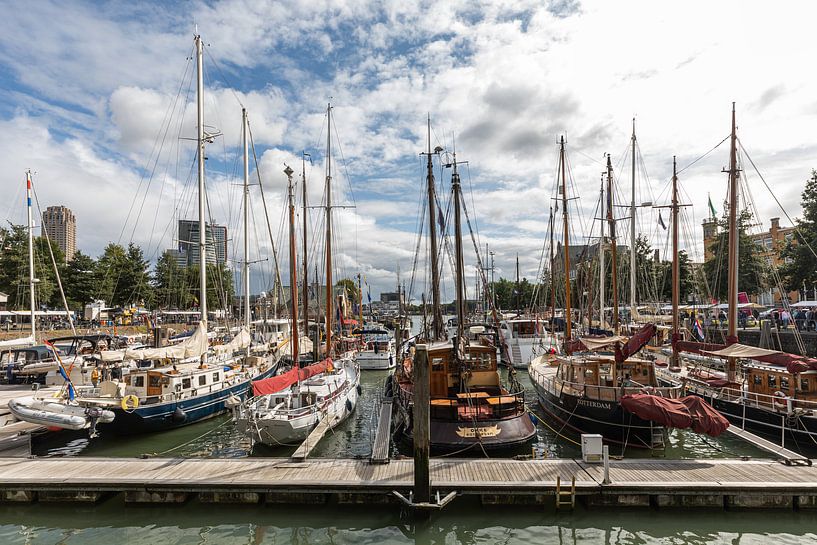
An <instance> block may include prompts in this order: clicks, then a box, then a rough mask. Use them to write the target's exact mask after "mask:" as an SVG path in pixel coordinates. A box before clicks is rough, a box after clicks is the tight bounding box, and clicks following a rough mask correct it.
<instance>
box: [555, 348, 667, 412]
mask: <svg viewBox="0 0 817 545" xmlns="http://www.w3.org/2000/svg"><path fill="white" fill-rule="evenodd" d="M557 361H558V365H559V367H558V369H557V370H556V379H555V382H556V384H557V385H558V386H557V387H561V388H564V389H566V390H572V391H573V392H572V393H574V394H577V395H583V396H586V397H588V398H591V399H599V400H605V401H615V400H617V399H619V398H620V397H621V396H622V395H624V394H632V393H638V392H640V391H642V390H643V389H644V388H650V389H653V390H660V391H661V394H664V395H666V394H669V393H670V390H672V389H664V388H657V386H658V382H657V380H656V378H655V367H654V364H653V362H652V361H649V360H643V359H637V358H630V359H628V360H626V361H624V362H622V363H616V361H615V360H614V359H613V358H605V357H595V358H592V357H566V358H559V359H558V360H557ZM665 390H666V391H665ZM666 397H670V396H669V395H666Z"/></svg>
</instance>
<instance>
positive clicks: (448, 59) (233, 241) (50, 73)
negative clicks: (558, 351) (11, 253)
mask: <svg viewBox="0 0 817 545" xmlns="http://www.w3.org/2000/svg"><path fill="white" fill-rule="evenodd" d="M0 10H2V17H0V95H2V96H1V97H0V132H2V134H3V138H1V139H0V165H2V176H0V195H2V198H0V215H2V217H0V219H2V220H3V221H12V222H15V223H24V221H25V220H24V214H25V208H24V180H25V170H26V169H31V170H32V171H33V173H34V174H33V177H34V184H35V188H36V190H37V196H38V200H39V202H40V204H41V206H42V207H43V208H44V207H46V206H49V205H64V206H67V207H69V208H71V209H72V210H73V211H74V213H75V214H76V216H77V224H78V225H77V244H78V247H79V248H80V249H81V250H82V251H83V252H85V253H86V254H90V255H92V256H97V255H99V254H100V253H101V252H102V250H103V248H104V246H105V245H106V244H107V243H108V242H111V241H113V242H119V243H123V244H127V243H129V242H134V243H136V244H139V245H140V246H142V248H143V249H144V251H145V254H146V256H147V257H148V258H149V259H151V260H155V259H156V258H157V257H158V256H159V255H160V254H161V252H162V251H163V250H164V249H165V248H172V247H174V246H176V244H177V242H176V241H174V237H176V236H177V235H176V233H175V221H176V220H177V219H179V218H195V213H196V204H195V202H196V193H195V168H194V161H195V143H194V142H192V141H191V140H190V139H191V138H195V134H196V132H195V123H196V121H195V111H196V108H195V81H194V79H193V78H194V74H195V62H194V60H192V59H191V55H192V54H193V35H194V33H195V32H196V31H198V32H199V33H200V34H201V36H202V39H203V42H204V43H205V53H204V80H205V127H206V129H207V131H208V132H212V133H217V134H218V136H216V137H215V138H214V142H213V143H212V144H210V145H209V146H208V154H207V187H208V202H209V211H210V216H211V218H212V220H213V221H215V222H216V223H220V224H225V225H227V226H228V227H229V229H230V233H231V234H230V237H231V238H230V254H231V259H233V261H232V262H231V263H232V265H233V266H234V267H238V263H239V262H240V260H241V259H243V257H242V254H241V248H242V244H243V235H242V232H241V208H240V206H241V187H240V184H241V181H242V166H241V108H242V107H245V108H246V109H247V111H248V117H249V122H250V128H251V132H252V139H253V143H254V146H255V155H256V157H257V165H258V166H257V168H256V163H255V161H252V162H251V165H250V172H251V176H250V178H251V181H252V182H253V184H254V185H253V186H252V187H251V188H250V194H251V201H252V206H251V209H252V210H251V213H250V220H251V227H250V237H249V240H250V253H251V256H250V258H249V259H250V261H252V267H251V268H252V273H251V278H252V280H251V286H252V291H253V292H258V291H260V290H264V289H268V286H269V283H270V278H271V276H272V275H271V263H272V260H271V253H272V252H271V246H270V242H269V241H270V236H269V233H270V232H272V239H273V240H274V241H275V244H276V247H277V249H278V252H279V258H280V260H281V268H282V275H284V277H285V278H286V275H287V274H288V267H289V265H288V259H287V253H288V251H287V248H286V244H287V243H286V237H285V234H286V231H285V223H284V222H285V204H286V178H285V176H284V174H283V170H284V166H285V164H286V165H290V166H291V167H292V168H293V169H294V170H295V171H296V176H295V182H297V184H300V183H301V181H300V174H301V170H302V164H303V163H302V152H304V151H305V152H307V153H309V154H310V158H309V159H310V161H308V162H306V163H305V165H306V169H305V170H306V174H307V187H308V193H309V196H308V200H309V203H310V205H313V206H314V205H319V204H320V203H321V201H322V199H323V187H324V180H325V155H326V152H325V147H326V109H327V105H328V104H329V103H331V104H332V119H333V126H332V150H333V151H332V153H333V156H334V159H333V165H334V168H333V179H332V184H333V188H332V191H333V202H334V203H335V204H337V205H338V208H336V209H334V217H335V220H334V231H335V238H334V240H335V244H334V245H335V252H334V255H335V263H336V272H335V274H336V275H337V276H352V275H356V274H357V273H358V272H361V273H362V274H363V276H364V277H365V279H366V282H367V284H369V286H370V287H371V288H370V289H371V293H372V297H373V298H376V297H377V296H378V294H379V293H380V292H381V291H393V290H394V286H395V285H396V282H397V277H396V275H397V272H398V270H399V271H401V274H402V280H403V281H404V282H405V283H407V284H411V291H412V295H413V297H414V298H416V299H419V296H420V293H422V292H423V291H425V285H424V283H425V278H426V273H425V272H423V271H424V270H425V260H426V258H425V251H424V249H425V247H426V241H425V238H419V239H418V225H422V224H424V223H425V222H427V220H426V221H425V222H424V221H422V215H421V214H422V213H423V210H424V208H423V197H424V194H423V191H424V186H425V168H424V163H423V158H422V157H421V156H420V155H419V154H420V153H421V152H422V151H424V150H425V148H426V146H427V144H426V138H427V137H426V119H427V116H428V115H430V116H431V125H432V135H431V139H432V147H436V146H438V145H439V146H441V147H442V148H444V150H445V151H444V152H443V155H442V158H443V162H450V161H451V160H452V158H453V155H451V153H452V152H453V151H454V150H456V153H457V160H458V161H463V162H464V164H462V165H460V169H461V173H462V181H463V189H464V192H465V193H464V199H465V201H466V204H467V207H468V215H469V218H470V219H471V222H472V226H473V228H474V230H475V234H474V237H473V240H475V241H476V242H477V245H478V246H479V248H480V249H481V250H480V251H481V253H482V254H483V256H482V257H483V259H484V257H485V256H484V254H485V245H486V244H487V245H488V248H489V252H492V253H493V254H494V255H493V259H494V263H495V267H496V270H495V275H496V277H500V276H503V277H506V278H513V277H514V276H515V270H514V269H515V262H516V257H517V255H518V257H519V263H520V273H521V276H523V277H526V278H529V279H532V278H535V277H536V276H537V274H538V272H539V270H540V262H541V256H542V253H543V251H544V244H545V243H546V242H547V240H548V239H549V234H548V225H549V215H550V211H549V210H550V208H551V207H552V206H553V205H554V201H553V200H552V197H553V196H554V194H555V191H556V173H557V168H558V160H559V144H558V141H559V138H560V137H561V136H562V135H564V136H565V138H566V142H567V143H566V153H567V157H568V161H567V164H568V166H569V169H568V179H569V184H568V185H569V191H570V196H571V200H570V205H569V208H568V210H569V214H570V218H569V221H570V231H571V235H570V236H571V240H572V243H574V244H576V243H585V242H587V241H592V239H593V237H594V236H597V235H598V229H599V227H598V222H594V220H593V218H594V217H597V216H598V215H599V213H598V212H597V211H595V207H596V206H597V202H598V198H599V188H600V182H601V177H600V176H601V172H602V170H603V169H604V168H605V164H606V155H605V154H609V155H610V158H611V162H612V164H613V167H614V177H615V183H616V197H615V199H616V202H617V203H620V204H627V203H629V201H630V196H631V186H632V182H631V170H630V169H631V167H630V161H631V159H630V156H629V155H627V154H628V148H629V146H630V145H631V133H632V130H633V120H635V129H636V133H637V143H638V150H639V153H638V154H637V157H638V165H637V169H636V170H637V175H636V187H637V197H636V200H637V202H638V203H644V202H651V203H652V204H653V205H656V206H657V205H662V204H667V201H668V199H669V191H668V182H669V179H670V177H671V173H672V158H673V156H677V162H678V168H679V170H680V171H681V172H680V175H679V180H680V183H681V186H682V194H683V199H684V201H685V202H686V203H688V204H690V205H691V206H689V207H687V208H685V209H684V219H683V221H682V223H681V226H682V245H683V246H684V247H685V248H686V249H687V250H688V251H689V252H690V253H691V255H692V257H693V260H701V259H702V258H701V257H700V255H701V250H702V248H701V227H700V223H701V220H702V219H703V218H704V217H705V216H706V215H707V214H708V207H707V200H708V198H711V200H712V202H713V204H714V206H715V208H716V209H717V211H718V213H721V212H722V210H723V204H722V203H723V200H724V198H725V195H726V182H727V180H726V175H725V174H723V173H722V169H723V168H724V167H725V166H726V165H727V164H728V152H729V150H728V142H726V143H724V144H721V145H720V146H719V147H717V148H716V145H717V144H719V143H720V142H721V141H722V140H723V139H724V138H725V137H726V136H727V135H728V134H729V131H730V116H731V105H732V102H735V103H736V110H737V124H738V137H739V139H740V142H741V144H742V146H743V149H745V151H746V154H747V155H745V156H744V159H743V164H742V166H743V175H744V178H745V180H746V190H745V197H747V200H751V202H753V203H754V207H755V209H756V212H757V222H758V225H759V226H758V229H767V228H768V225H769V220H770V218H772V217H781V218H782V220H781V224H783V225H788V224H789V223H790V222H789V220H788V219H787V217H786V215H785V214H786V213H787V214H788V215H789V216H790V217H791V218H795V217H796V216H797V215H798V214H799V212H800V206H799V200H800V193H801V191H802V189H803V186H804V183H805V180H806V179H807V178H808V177H809V176H810V173H811V170H812V168H815V167H816V166H817V161H815V151H817V143H815V138H814V136H813V127H815V126H817V98H815V97H817V93H815V92H814V89H815V85H814V84H815V76H814V73H813V71H812V70H811V69H810V65H811V59H813V58H814V56H815V55H814V54H815V45H814V43H815V42H814V40H813V36H812V28H811V24H812V21H814V20H815V15H817V13H815V12H817V5H815V4H814V3H811V2H782V3H778V4H776V5H775V8H774V9H771V8H770V7H769V4H768V3H765V2H764V3H761V2H752V1H745V2H738V1H731V2H730V1H726V2H716V3H713V2H696V1H690V2H682V3H675V4H667V3H663V2H605V1H597V2H596V1H581V0H551V1H542V0H539V1H533V0H508V1H484V2H480V1H475V0H463V1H448V2H447V1H437V2H405V1H397V0H383V1H379V2H368V1H364V0H359V1H358V0H333V1H330V0H312V1H309V2H306V1H294V0H292V1H288V0H279V1H263V0H253V1H239V0H225V1H219V2H193V1H191V2H178V3H166V2H155V3H152V2H118V1H112V2H106V3H93V2H87V3H86V2H81V1H72V2H56V1H55V2H50V1H46V0H35V1H32V2H28V3H26V4H25V7H24V8H23V7H22V6H21V4H19V3H17V2H12V1H0ZM713 148H716V149H714V150H713ZM702 156H703V158H701V157H702ZM747 158H751V160H752V162H753V163H754V165H756V167H757V170H758V171H759V173H758V172H757V171H756V170H755V168H754V167H753V166H752V164H751V163H750V162H749V161H748V160H747ZM690 164H691V166H690ZM435 175H436V181H437V184H438V192H439V195H440V196H439V198H440V201H441V203H442V206H443V208H444V209H445V208H447V206H448V204H447V203H448V202H449V199H450V197H449V195H450V169H443V168H441V165H440V162H439V161H438V160H437V159H436V158H435ZM259 178H260V180H261V184H262V186H263V191H264V194H265V196H266V200H267V208H268V213H269V214H268V215H269V218H270V219H269V224H267V222H266V221H265V219H264V212H263V207H262V203H261V199H260V192H259V188H258V186H257V181H258V179H259ZM767 186H768V188H767ZM296 191H297V192H298V194H300V185H297V187H296ZM772 192H773V194H774V198H773V196H772ZM775 199H777V200H779V202H780V203H781V204H782V207H783V209H785V213H784V212H783V211H782V210H781V208H780V207H779V206H778V204H777V201H776V200H775ZM296 203H297V204H298V205H299V206H300V203H301V201H300V197H298V198H297V200H296ZM616 210H617V211H616V214H617V216H619V217H621V218H623V219H622V223H621V226H620V227H619V233H622V232H624V233H628V232H629V226H628V222H629V219H627V218H628V217H629V210H627V209H625V208H617V209H616ZM301 213H302V212H301V211H300V210H299V212H298V220H297V221H298V222H299V225H300V222H301ZM321 214H322V212H321V211H320V210H319V209H316V208H311V209H309V213H308V215H309V218H308V219H309V223H310V226H311V227H310V233H309V236H310V239H311V242H310V243H309V246H310V252H309V256H310V257H309V260H310V269H312V267H313V266H318V268H319V269H320V268H322V265H321V264H320V262H319V261H320V260H321V259H322V254H321V252H320V251H319V249H318V246H319V245H320V240H319V238H318V237H319V236H322V235H321V233H322V230H323V223H322V222H323V220H322V215H321ZM561 214H562V210H561V207H560V209H559V210H558V211H557V212H556V218H557V220H561V219H562V217H561ZM661 214H662V215H663V216H664V218H663V219H664V220H665V223H666V220H667V212H666V210H664V211H662V212H661ZM637 217H638V219H637V222H636V226H637V231H638V233H640V234H644V235H645V236H647V237H648V238H650V240H651V241H652V243H653V245H654V246H655V247H656V248H659V249H660V250H661V252H662V254H666V255H668V251H669V248H668V246H667V240H668V236H667V233H668V232H667V231H665V230H663V229H662V228H660V227H658V221H657V218H658V209H655V208H650V207H643V208H639V212H638V216H637ZM425 229H426V234H427V227H426V228H425ZM300 236H301V235H300V233H299V234H298V237H300ZM557 236H560V232H557ZM621 243H623V244H625V245H626V244H627V243H628V242H627V241H626V240H625V241H623V242H621ZM465 244H466V246H465V248H466V254H465V255H466V264H467V266H468V270H469V271H471V272H469V274H468V277H469V284H470V285H471V286H473V285H474V283H475V263H476V257H475V253H474V251H473V244H472V237H470V236H468V235H467V234H466V237H465ZM416 248H420V252H419V256H418V257H417V258H415V251H416ZM299 251H300V249H299ZM444 261H445V262H446V263H447V264H448V265H450V258H449V257H447V256H446V257H444ZM448 265H447V266H446V268H445V269H446V270H445V273H444V276H445V277H446V280H445V282H444V285H443V297H442V298H443V299H444V300H450V299H451V298H452V297H453V293H454V292H453V288H452V285H451V281H450V278H451V273H450V266H448ZM299 266H300V265H299ZM413 271H417V272H414V273H413ZM311 274H312V273H311ZM412 279H413V280H412ZM284 283H285V284H286V283H288V282H287V281H286V279H285V281H284ZM469 289H473V288H469ZM469 295H470V294H469Z"/></svg>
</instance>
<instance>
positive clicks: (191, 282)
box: [154, 264, 235, 310]
mask: <svg viewBox="0 0 817 545" xmlns="http://www.w3.org/2000/svg"><path fill="white" fill-rule="evenodd" d="M184 271H185V272H186V279H185V283H184V286H183V287H179V288H178V289H179V290H185V289H186V290H187V293H188V294H189V296H190V304H191V305H194V306H198V304H199V301H200V299H199V295H200V294H201V287H200V282H199V268H198V266H192V267H187V268H186V269H184ZM155 280H156V275H155V272H154V283H155ZM154 285H155V284H154ZM182 295H183V294H181V293H179V296H180V297H181V296H182ZM234 296H235V286H234V284H233V273H232V271H231V270H230V269H229V268H228V267H227V265H224V264H221V265H212V264H209V265H207V308H208V310H213V309H224V308H229V307H230V304H231V303H232V300H233V297H234ZM182 302H183V301H182Z"/></svg>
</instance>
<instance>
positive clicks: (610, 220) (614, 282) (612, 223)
mask: <svg viewBox="0 0 817 545" xmlns="http://www.w3.org/2000/svg"><path fill="white" fill-rule="evenodd" d="M607 225H608V227H609V229H610V268H611V273H612V274H611V275H610V277H611V282H610V284H611V285H610V289H611V290H612V291H613V294H612V295H613V331H614V332H615V333H616V334H617V333H618V327H619V325H618V274H617V271H616V269H617V268H618V264H617V262H616V220H615V218H614V217H613V163H612V161H611V160H610V154H609V153H608V154H607Z"/></svg>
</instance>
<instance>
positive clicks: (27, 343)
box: [0, 336, 34, 348]
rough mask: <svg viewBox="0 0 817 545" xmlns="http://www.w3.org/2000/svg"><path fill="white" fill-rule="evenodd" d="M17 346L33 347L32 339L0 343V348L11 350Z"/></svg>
mask: <svg viewBox="0 0 817 545" xmlns="http://www.w3.org/2000/svg"><path fill="white" fill-rule="evenodd" d="M17 346H34V337H31V336H28V337H24V338H22V339H9V340H7V341H0V348H12V347H17Z"/></svg>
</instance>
